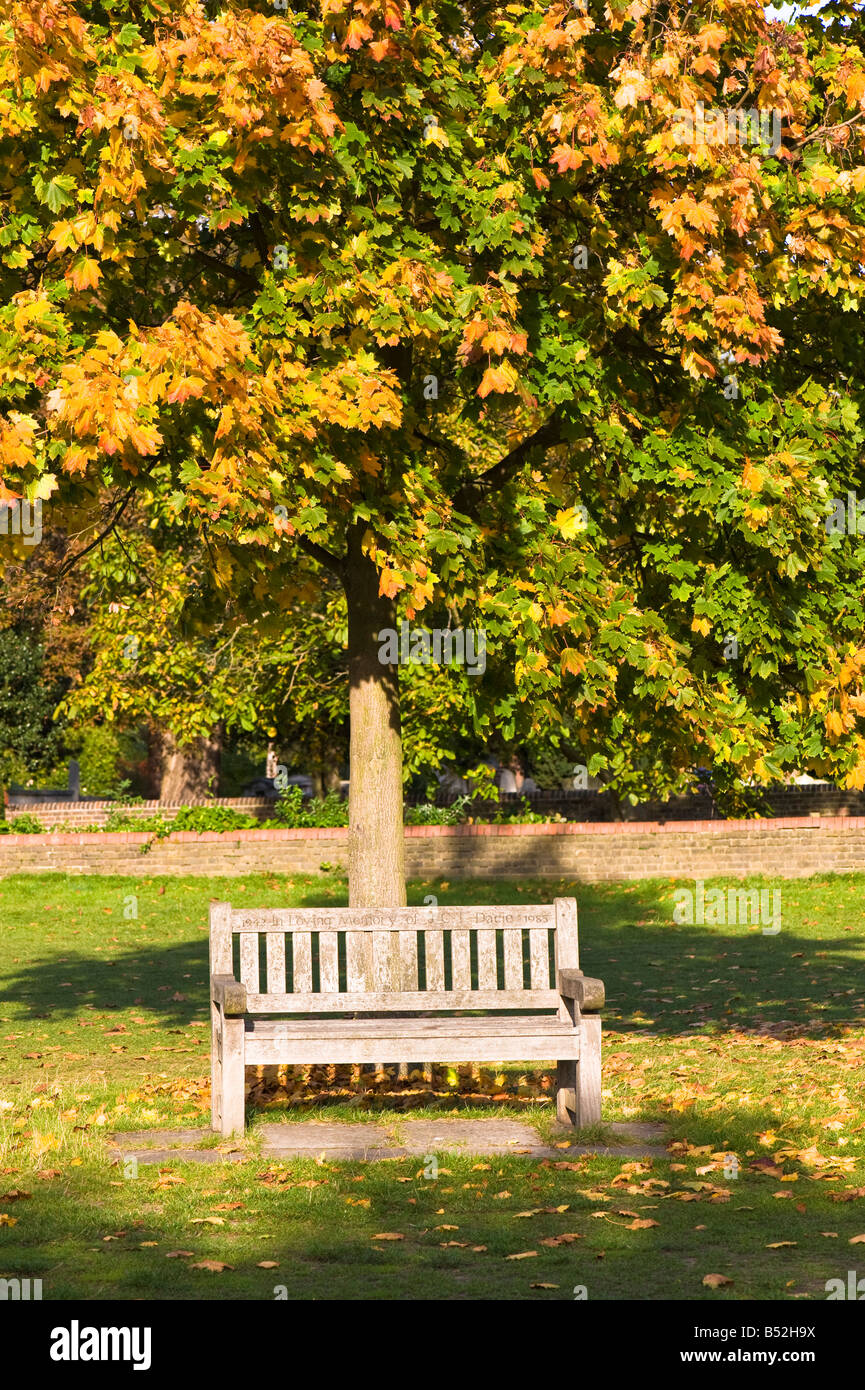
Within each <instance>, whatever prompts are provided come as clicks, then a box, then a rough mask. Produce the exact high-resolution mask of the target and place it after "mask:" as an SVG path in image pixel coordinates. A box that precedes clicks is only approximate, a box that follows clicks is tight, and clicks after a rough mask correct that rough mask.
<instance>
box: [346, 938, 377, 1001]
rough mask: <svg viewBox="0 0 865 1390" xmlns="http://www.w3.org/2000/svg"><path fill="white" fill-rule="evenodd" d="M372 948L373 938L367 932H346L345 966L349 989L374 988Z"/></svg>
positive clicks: (365, 989)
mask: <svg viewBox="0 0 865 1390" xmlns="http://www.w3.org/2000/svg"><path fill="white" fill-rule="evenodd" d="M372 948H373V938H372V936H371V935H370V934H369V932H356V931H348V932H346V934H345V968H346V976H347V982H348V988H349V990H358V991H363V992H366V991H367V990H373V989H375V982H374V979H373V963H372Z"/></svg>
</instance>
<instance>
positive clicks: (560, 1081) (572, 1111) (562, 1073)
mask: <svg viewBox="0 0 865 1390" xmlns="http://www.w3.org/2000/svg"><path fill="white" fill-rule="evenodd" d="M578 1066H579V1063H578V1062H557V1063H556V1119H557V1120H558V1122H559V1124H560V1125H575V1124H576V1122H577V1120H576V1104H577V1101H576V1096H577V1067H578Z"/></svg>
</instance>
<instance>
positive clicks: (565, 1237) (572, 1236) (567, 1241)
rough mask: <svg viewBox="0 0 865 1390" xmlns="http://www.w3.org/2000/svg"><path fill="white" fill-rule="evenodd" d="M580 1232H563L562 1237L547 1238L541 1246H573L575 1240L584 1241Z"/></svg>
mask: <svg viewBox="0 0 865 1390" xmlns="http://www.w3.org/2000/svg"><path fill="white" fill-rule="evenodd" d="M582 1239H583V1237H582V1235H581V1234H580V1232H579V1231H563V1232H562V1234H561V1235H560V1236H545V1237H544V1239H543V1240H542V1241H541V1245H552V1246H556V1245H573V1243H574V1241H575V1240H582Z"/></svg>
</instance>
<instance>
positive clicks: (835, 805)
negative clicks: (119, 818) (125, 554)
mask: <svg viewBox="0 0 865 1390" xmlns="http://www.w3.org/2000/svg"><path fill="white" fill-rule="evenodd" d="M762 798H763V801H762V805H763V814H764V815H765V816H766V817H767V818H778V817H782V818H785V819H788V818H789V817H791V816H808V815H811V816H816V815H820V816H862V815H865V793H863V792H857V791H844V790H842V788H840V787H831V786H827V785H824V784H815V785H811V786H801V787H799V786H778V787H769V788H768V789H766V790H765V791H763V792H762ZM418 799H419V798H417V797H414V798H410V800H411V802H412V803H414V804H416V803H417V801H418ZM453 799H454V798H453V797H447V796H442V795H440V796H439V797H437V801H438V802H439V804H440V805H446V804H448V802H449V801H453ZM502 801H503V803H504V804H505V805H508V804H509V803H517V802H521V801H522V798H521V797H517V796H503V797H502ZM528 801H529V803H530V805H531V806H532V808H533V810H536V811H539V812H541V813H542V814H544V815H553V814H555V815H560V816H564V817H565V818H566V819H567V820H569V821H570V820H573V821H609V822H616V820H617V816H618V814H619V813H621V815H622V816H623V817H624V819H625V820H626V821H627V822H631V821H638V822H644V821H669V820H677V821H697V820H703V819H709V818H712V819H714V808H713V806H712V802H711V799H710V798H709V796H707V795H705V794H702V795H694V796H678V797H671V798H670V800H669V801H646V802H643V803H642V804H641V805H638V806H629V805H627V804H624V805H622V807H621V808H620V812H619V811H618V810H617V808H616V806H615V805H614V803H613V802H612V800H611V799H610V798H609V797H608V796H606V795H605V794H604V793H603V792H590V791H585V792H576V791H568V792H562V791H557V792H539V793H538V794H537V795H532V796H529V797H528ZM185 804H190V805H201V806H226V807H229V808H230V809H232V810H235V811H240V812H242V813H243V814H244V815H247V816H257V817H258V819H259V820H267V819H268V818H269V817H271V816H272V815H273V809H274V802H273V801H272V800H270V799H268V798H267V797H260V796H246V797H216V798H211V799H208V800H206V801H199V802H190V803H185ZM118 809H120V810H122V811H123V812H124V814H126V815H129V816H134V817H136V818H139V817H145V816H152V815H155V814H156V813H157V812H160V813H161V814H162V815H163V816H164V817H165V818H166V820H173V818H174V817H175V816H176V814H177V812H178V810H179V809H180V807H179V806H174V805H168V804H162V803H160V802H159V801H145V802H142V803H141V804H140V805H138V806H124V807H118V806H117V803H116V802H114V801H43V802H39V801H32V800H30V799H28V798H26V797H23V796H11V795H10V797H9V804H8V806H7V807H6V817H7V819H8V820H10V821H12V820H14V819H15V817H16V816H20V815H24V814H28V815H33V816H35V817H36V819H37V820H38V821H39V822H40V824H42V825H44V826H45V828H46V830H50V829H52V828H53V827H55V826H58V825H65V826H69V827H70V828H75V829H77V828H78V827H81V828H83V827H84V826H86V825H104V824H105V821H106V819H107V817H108V815H109V814H110V812H111V811H115V810H118ZM483 809H484V808H483V807H482V806H481V805H480V804H479V805H478V807H477V811H478V812H480V811H482V810H483ZM485 809H486V811H487V812H488V813H489V814H490V815H491V816H492V815H494V814H495V811H496V806H495V804H494V803H492V802H490V803H488V804H487V805H486V807H485Z"/></svg>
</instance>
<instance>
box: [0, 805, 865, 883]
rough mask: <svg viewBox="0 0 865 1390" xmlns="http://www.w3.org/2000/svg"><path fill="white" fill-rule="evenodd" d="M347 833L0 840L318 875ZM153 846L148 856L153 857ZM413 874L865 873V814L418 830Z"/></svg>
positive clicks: (76, 859) (91, 857) (124, 870)
mask: <svg viewBox="0 0 865 1390" xmlns="http://www.w3.org/2000/svg"><path fill="white" fill-rule="evenodd" d="M347 841H348V832H347V830H345V829H328V830H240V831H237V830H229V831H225V832H223V833H222V834H213V833H208V834H201V835H197V834H194V833H192V832H189V831H183V832H176V833H175V834H173V835H171V836H169V838H168V839H166V840H161V841H150V840H149V837H148V836H147V835H145V834H140V833H138V834H136V833H128V834H110V835H109V834H104V833H103V834H91V835H85V834H56V833H55V834H49V835H14V834H12V835H2V836H0V876H3V875H5V874H10V873H45V872H50V871H52V870H54V871H56V870H59V871H65V872H67V873H103V874H136V875H147V876H149V875H160V874H213V875H217V874H243V873H252V872H257V871H266V870H270V871H273V872H276V873H318V872H319V869H320V866H321V864H322V863H329V864H332V865H334V866H337V865H338V866H341V867H344V866H345V864H346V862H347ZM148 842H150V849H149V850H148V851H147V852H146V853H145V852H143V851H144V850H145V849H146V846H147V845H148ZM405 845H406V865H407V871H408V874H409V876H410V877H412V878H455V879H459V878H523V877H525V878H535V877H545V876H546V877H566V878H573V879H577V880H583V881H593V880H594V881H600V880H603V879H608V880H623V879H636V878H651V877H657V878H664V877H677V878H709V877H711V876H712V875H719V874H725V875H732V876H743V875H747V874H767V875H776V876H781V877H785V878H797V877H801V876H804V875H808V874H814V873H829V872H835V873H844V872H849V871H852V870H859V871H865V817H863V816H846V817H844V816H831V817H828V816H827V817H806V818H792V817H791V818H786V819H778V820H750V821H718V820H715V821H671V822H667V823H646V822H631V823H627V824H590V823H588V824H586V823H569V824H565V825H554V824H543V825H470V826H469V825H465V826H409V827H407V828H406V832H405Z"/></svg>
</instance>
